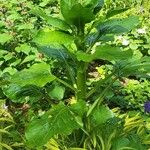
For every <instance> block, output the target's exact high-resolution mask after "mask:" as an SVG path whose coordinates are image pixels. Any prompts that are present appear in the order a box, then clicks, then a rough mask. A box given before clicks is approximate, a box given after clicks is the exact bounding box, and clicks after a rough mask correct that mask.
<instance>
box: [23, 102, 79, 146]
mask: <svg viewBox="0 0 150 150" xmlns="http://www.w3.org/2000/svg"><path fill="white" fill-rule="evenodd" d="M79 127H80V126H79V125H78V123H77V122H76V120H75V116H74V115H73V114H72V112H71V111H70V110H69V108H68V107H67V106H65V105H64V104H62V103H60V104H58V105H57V106H55V107H53V108H52V109H51V110H50V111H49V112H47V113H45V114H44V115H43V116H41V117H40V118H37V119H36V118H35V119H33V120H32V121H31V122H30V123H29V125H28V127H27V130H26V134H25V136H26V139H27V144H28V145H29V146H30V147H40V146H43V145H44V144H46V143H47V142H48V140H49V139H50V138H52V137H53V136H54V135H57V134H63V135H68V134H70V133H71V132H72V131H73V130H74V129H78V128H79Z"/></svg>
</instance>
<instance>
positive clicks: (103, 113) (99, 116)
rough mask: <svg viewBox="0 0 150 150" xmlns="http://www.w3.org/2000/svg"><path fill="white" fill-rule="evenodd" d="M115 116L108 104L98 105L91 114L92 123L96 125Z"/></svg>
mask: <svg viewBox="0 0 150 150" xmlns="http://www.w3.org/2000/svg"><path fill="white" fill-rule="evenodd" d="M113 117H114V114H113V112H112V111H111V110H110V109H109V108H108V107H107V106H100V107H97V108H96V109H95V110H93V112H92V114H91V116H90V118H91V123H92V125H94V126H98V125H100V124H103V123H106V121H107V120H108V119H110V118H113Z"/></svg>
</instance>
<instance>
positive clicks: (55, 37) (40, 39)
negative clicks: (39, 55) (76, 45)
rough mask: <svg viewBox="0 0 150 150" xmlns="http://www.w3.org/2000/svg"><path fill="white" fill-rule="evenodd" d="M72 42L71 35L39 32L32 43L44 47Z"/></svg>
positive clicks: (59, 32) (58, 32)
mask: <svg viewBox="0 0 150 150" xmlns="http://www.w3.org/2000/svg"><path fill="white" fill-rule="evenodd" d="M73 40H74V39H73V37H72V36H71V35H69V34H66V33H64V32H61V31H50V30H48V31H44V30H41V31H39V32H38V34H37V35H36V37H35V38H34V40H33V42H35V43H37V44H38V45H42V46H45V45H50V44H72V43H73Z"/></svg>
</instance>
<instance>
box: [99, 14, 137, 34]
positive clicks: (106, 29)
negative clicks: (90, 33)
mask: <svg viewBox="0 0 150 150" xmlns="http://www.w3.org/2000/svg"><path fill="white" fill-rule="evenodd" d="M138 23H139V19H138V17H137V16H130V17H128V18H123V19H118V18H115V19H109V20H107V21H105V22H103V23H100V24H99V25H97V27H96V28H97V30H98V31H99V32H100V34H102V35H103V34H120V33H124V32H129V31H130V30H132V29H133V28H135V27H136V26H137V25H138Z"/></svg>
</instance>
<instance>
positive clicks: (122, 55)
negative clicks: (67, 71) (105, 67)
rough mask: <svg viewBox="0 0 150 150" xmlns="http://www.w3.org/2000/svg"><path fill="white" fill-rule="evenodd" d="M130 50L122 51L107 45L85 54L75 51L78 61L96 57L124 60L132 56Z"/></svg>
mask: <svg viewBox="0 0 150 150" xmlns="http://www.w3.org/2000/svg"><path fill="white" fill-rule="evenodd" d="M132 54H133V53H132V51H131V50H127V51H122V50H121V49H120V48H119V47H112V46H109V45H105V46H98V47H96V50H95V53H93V54H87V53H84V52H81V51H78V52H77V53H76V56H77V59H78V60H79V61H84V62H91V61H93V60H96V59H102V60H108V61H118V60H126V59H130V58H131V57H132Z"/></svg>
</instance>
